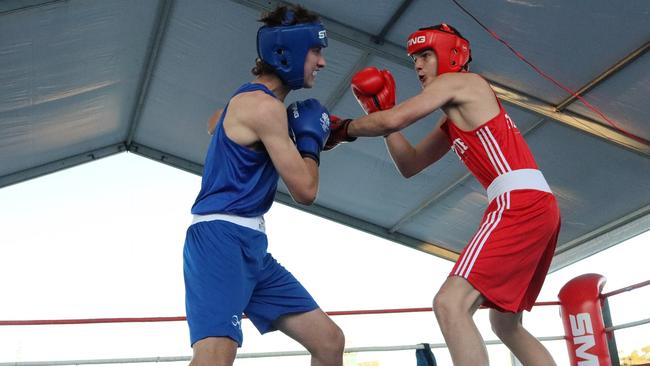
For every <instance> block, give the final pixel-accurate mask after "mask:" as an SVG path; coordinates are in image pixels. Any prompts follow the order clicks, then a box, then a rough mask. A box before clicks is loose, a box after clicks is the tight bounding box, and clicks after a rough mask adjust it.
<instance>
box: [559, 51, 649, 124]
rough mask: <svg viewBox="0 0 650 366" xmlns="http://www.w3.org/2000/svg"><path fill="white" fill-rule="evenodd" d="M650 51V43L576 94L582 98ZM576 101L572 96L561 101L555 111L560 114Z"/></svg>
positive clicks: (623, 59)
mask: <svg viewBox="0 0 650 366" xmlns="http://www.w3.org/2000/svg"><path fill="white" fill-rule="evenodd" d="M648 49H650V41H648V42H646V43H645V44H644V45H643V46H641V47H639V48H637V49H636V50H634V51H632V52H631V53H630V54H628V55H627V56H625V57H623V58H622V59H621V60H620V61H618V62H617V63H615V64H614V65H612V66H611V67H609V68H608V69H607V70H605V71H603V73H602V74H600V75H598V76H596V77H595V78H594V79H593V80H591V81H590V82H588V83H587V84H585V85H584V86H582V87H581V88H580V89H578V91H576V94H577V95H580V96H582V95H583V94H585V93H587V92H588V91H589V90H591V89H593V88H594V87H596V86H597V85H598V84H600V83H602V82H603V81H605V79H607V78H609V77H610V76H612V75H614V74H615V73H617V72H618V71H620V70H622V69H623V68H624V67H625V66H627V65H628V64H630V63H631V62H632V61H634V60H636V59H637V58H639V57H641V56H642V55H643V54H644V53H646V52H647V51H648ZM576 99H578V98H576V97H575V96H573V95H570V96H569V97H567V98H566V99H564V100H563V101H561V102H560V103H559V104H558V105H556V106H555V110H556V111H558V112H559V111H562V110H564V109H565V108H566V107H568V106H569V104H571V103H573V102H575V101H576Z"/></svg>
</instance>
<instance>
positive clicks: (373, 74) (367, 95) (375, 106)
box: [351, 67, 395, 114]
mask: <svg viewBox="0 0 650 366" xmlns="http://www.w3.org/2000/svg"><path fill="white" fill-rule="evenodd" d="M351 87H352V94H354V97H355V98H357V102H359V104H360V105H361V108H363V110H364V111H365V112H366V114H369V113H372V112H377V111H383V110H386V109H391V108H393V107H394V106H395V80H394V79H393V75H392V74H391V73H390V71H388V70H379V69H378V68H376V67H366V68H365V69H363V70H361V71H359V72H357V73H356V74H354V76H352V85H351Z"/></svg>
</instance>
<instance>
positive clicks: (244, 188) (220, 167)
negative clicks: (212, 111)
mask: <svg viewBox="0 0 650 366" xmlns="http://www.w3.org/2000/svg"><path fill="white" fill-rule="evenodd" d="M256 90H261V91H263V92H265V93H266V94H269V95H271V96H273V97H275V95H273V93H272V92H271V91H270V90H269V89H268V88H267V87H266V86H264V85H262V84H254V83H246V84H244V85H242V86H241V87H240V88H239V89H237V91H236V92H235V94H233V97H234V96H235V95H237V94H239V93H246V92H251V91H256ZM227 111H228V105H226V108H224V111H223V113H222V114H221V117H220V118H219V121H218V124H217V128H216V131H215V132H214V135H213V136H212V141H210V146H209V147H208V153H207V155H206V157H205V162H204V164H203V178H202V180H201V191H200V192H199V195H198V197H197V198H196V201H195V202H194V205H193V206H192V214H195V215H207V214H213V213H226V214H231V215H237V216H244V217H254V216H260V215H263V214H264V213H266V212H267V211H268V210H269V208H271V204H272V203H273V198H274V196H275V190H276V188H277V185H278V172H277V171H276V170H275V167H274V166H273V163H272V162H271V157H270V156H269V154H268V153H267V152H266V151H255V150H251V149H249V148H247V147H244V146H241V145H239V144H237V143H235V142H234V141H232V140H231V139H230V138H228V136H227V135H226V132H225V130H224V128H223V118H224V116H225V115H226V112H227Z"/></svg>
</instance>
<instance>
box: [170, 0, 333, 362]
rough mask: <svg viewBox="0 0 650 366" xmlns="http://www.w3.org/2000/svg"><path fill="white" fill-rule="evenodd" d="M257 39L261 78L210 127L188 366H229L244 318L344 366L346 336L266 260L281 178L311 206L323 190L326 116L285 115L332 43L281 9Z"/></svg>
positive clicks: (189, 256) (320, 112)
mask: <svg viewBox="0 0 650 366" xmlns="http://www.w3.org/2000/svg"><path fill="white" fill-rule="evenodd" d="M261 21H262V22H263V23H264V24H265V25H264V26H262V27H261V28H260V29H259V30H258V34H257V50H258V55H259V58H258V60H257V61H256V66H255V67H254V68H253V70H252V72H253V74H254V75H255V79H254V80H253V81H252V82H250V83H246V84H244V85H242V86H241V87H240V88H239V89H237V91H235V93H234V94H233V96H232V97H231V99H230V101H229V102H228V104H227V105H226V107H225V108H224V109H223V111H218V112H217V113H216V114H215V116H213V118H212V119H211V121H212V122H213V123H212V126H211V127H210V130H211V131H210V132H211V134H212V141H211V143H210V146H209V148H208V152H207V156H206V158H205V164H204V171H203V179H202V183H201V191H200V192H199V195H198V197H197V199H196V202H195V203H194V205H193V207H192V214H193V215H194V216H193V223H192V225H191V226H190V227H189V228H188V230H187V236H186V239H185V247H184V251H183V270H184V277H185V303H186V312H187V321H188V325H189V328H190V338H191V343H192V348H193V351H194V354H193V358H192V361H191V363H190V365H191V366H203V365H232V364H233V362H234V360H235V356H236V353H237V348H238V347H239V346H241V344H242V341H243V336H242V330H241V321H242V315H243V314H246V315H247V316H248V318H249V319H250V320H251V321H252V323H253V324H254V325H255V327H256V328H257V329H258V330H259V331H260V333H266V332H270V331H273V330H280V331H282V332H283V333H285V334H287V335H288V336H289V337H291V338H293V339H295V340H296V341H298V342H299V343H300V344H302V345H303V346H304V347H305V348H306V349H307V350H308V351H309V352H310V353H311V357H312V361H311V364H312V365H323V366H341V365H342V363H343V361H342V359H343V348H344V336H343V332H342V331H341V329H340V328H339V327H338V326H337V325H336V324H335V323H334V322H333V321H332V320H331V319H330V318H329V317H328V316H327V314H325V313H324V312H323V311H322V310H321V309H320V308H319V307H318V305H317V304H316V302H315V301H314V299H313V298H312V297H311V295H310V294H309V293H308V292H307V290H305V288H304V287H303V286H302V285H301V284H300V282H298V280H296V278H295V277H294V276H293V275H292V274H291V273H290V272H289V271H287V270H286V269H285V268H284V267H282V266H281V265H280V264H279V263H278V262H276V260H275V259H274V258H273V257H272V256H271V254H269V253H267V237H266V234H265V233H264V218H263V215H264V213H266V212H267V211H268V210H269V208H270V207H271V204H272V203H273V197H274V195H275V191H276V187H277V181H278V178H279V177H280V178H282V180H283V181H284V183H285V184H286V186H287V188H288V189H289V192H290V193H291V196H292V197H293V199H294V200H295V201H296V202H298V203H300V204H305V205H309V204H311V203H312V202H313V201H314V200H315V199H316V194H317V191H318V181H319V175H318V174H319V173H318V164H319V161H320V160H319V159H320V152H321V151H322V150H323V148H324V145H325V141H326V140H327V138H328V136H329V123H330V122H329V114H328V112H327V110H326V109H325V107H323V106H321V104H320V103H319V102H318V101H316V100H315V99H308V100H305V101H302V102H296V103H293V104H292V105H290V106H289V108H287V109H286V110H285V106H284V99H285V98H286V96H287V94H288V93H289V92H290V91H291V90H295V89H300V88H303V87H305V88H311V87H312V86H313V85H314V81H315V78H316V74H317V72H318V71H319V70H321V69H322V68H323V67H325V59H324V57H323V55H322V53H321V51H322V49H323V48H325V47H327V34H326V31H325V28H324V27H323V26H322V25H321V23H320V22H319V20H318V17H317V16H316V15H315V14H313V13H311V12H309V11H307V10H306V9H304V8H302V7H299V6H291V7H286V6H282V7H278V8H277V9H275V10H274V11H273V12H270V13H268V14H266V15H265V16H263V18H262V19H261Z"/></svg>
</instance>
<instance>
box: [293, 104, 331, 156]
mask: <svg viewBox="0 0 650 366" xmlns="http://www.w3.org/2000/svg"><path fill="white" fill-rule="evenodd" d="M287 118H288V120H289V130H290V132H292V133H291V134H292V135H293V136H294V138H295V141H296V147H297V148H298V151H299V152H300V155H302V156H303V157H309V158H312V159H314V160H315V161H316V163H317V164H320V152H321V151H322V150H323V147H324V146H325V142H326V141H327V138H328V137H329V135H330V116H329V112H327V108H325V107H323V106H322V105H321V104H320V102H319V101H317V100H316V99H307V100H303V101H302V102H294V103H292V104H291V105H290V106H289V107H288V108H287Z"/></svg>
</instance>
